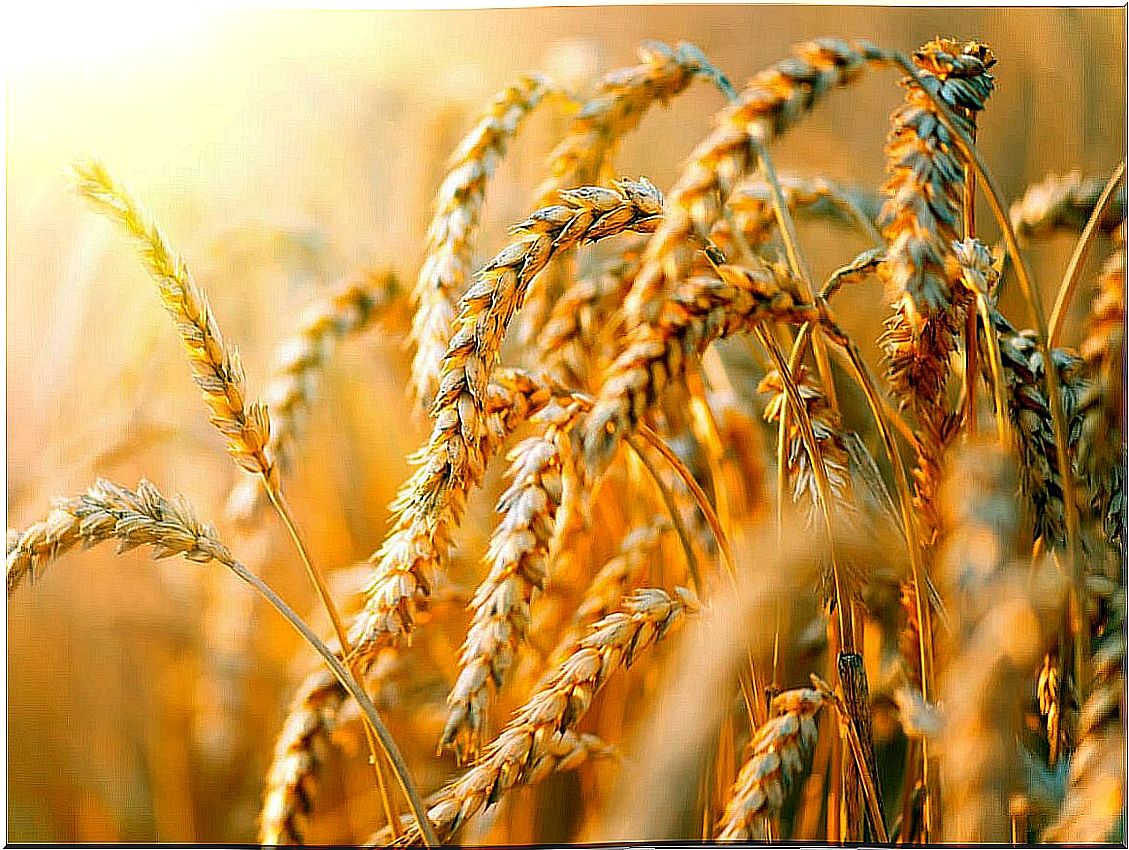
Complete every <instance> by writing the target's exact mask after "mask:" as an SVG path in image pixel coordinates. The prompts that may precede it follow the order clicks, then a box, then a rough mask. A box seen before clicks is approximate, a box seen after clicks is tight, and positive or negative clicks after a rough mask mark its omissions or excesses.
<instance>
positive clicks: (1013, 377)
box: [992, 311, 1084, 549]
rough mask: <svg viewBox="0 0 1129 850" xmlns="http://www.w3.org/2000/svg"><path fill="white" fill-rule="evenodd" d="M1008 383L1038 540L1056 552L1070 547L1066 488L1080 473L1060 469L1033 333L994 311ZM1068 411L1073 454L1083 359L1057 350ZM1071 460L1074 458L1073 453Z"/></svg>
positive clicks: (1056, 364) (1042, 366)
mask: <svg viewBox="0 0 1129 850" xmlns="http://www.w3.org/2000/svg"><path fill="white" fill-rule="evenodd" d="M992 322H993V325H994V327H993V332H994V333H995V334H996V338H997V342H998V345H999V350H1000V359H1001V362H1002V365H1003V372H1004V378H1005V381H1006V383H1007V405H1008V416H1009V418H1010V420H1011V423H1012V426H1013V427H1014V429H1015V432H1016V436H1017V438H1018V442H1019V450H1020V456H1021V458H1022V460H1023V464H1022V467H1021V474H1020V483H1021V486H1022V489H1023V491H1024V492H1025V493H1027V495H1028V497H1029V498H1030V499H1031V504H1032V507H1033V508H1034V518H1035V536H1036V537H1042V538H1043V539H1044V541H1045V542H1046V543H1047V545H1049V546H1050V547H1052V548H1058V549H1061V548H1062V547H1063V546H1065V545H1066V518H1065V511H1066V506H1065V504H1064V499H1065V493H1066V492H1067V491H1066V488H1065V486H1064V480H1063V479H1064V477H1066V476H1071V477H1073V476H1074V475H1075V470H1074V468H1073V465H1071V466H1069V467H1068V468H1067V469H1065V470H1063V469H1060V468H1059V464H1058V455H1057V453H1056V451H1055V438H1054V428H1053V423H1052V420H1051V410H1050V405H1049V404H1048V403H1047V395H1046V390H1045V381H1046V378H1045V375H1044V371H1045V369H1046V364H1045V363H1044V360H1043V355H1042V352H1041V351H1040V346H1039V340H1038V337H1037V336H1036V335H1035V333H1034V332H1033V331H1029V330H1024V331H1016V330H1015V328H1013V327H1012V326H1011V325H1010V323H1009V322H1008V321H1007V319H1005V318H1004V317H1003V316H1002V315H1001V314H1000V313H998V312H996V311H993V312H992ZM1051 358H1052V361H1053V363H1054V369H1055V371H1056V373H1057V374H1058V382H1057V385H1058V387H1059V393H1060V398H1061V404H1062V409H1063V411H1064V412H1065V415H1066V418H1067V422H1068V423H1069V431H1068V434H1069V440H1070V443H1069V447H1068V450H1069V451H1070V452H1071V454H1072V453H1073V450H1074V448H1075V447H1076V443H1077V440H1078V436H1079V431H1080V420H1079V415H1078V411H1079V407H1080V400H1081V396H1082V394H1083V392H1084V389H1083V382H1082V379H1081V370H1080V369H1079V365H1080V363H1079V360H1078V358H1077V357H1075V356H1074V355H1073V354H1071V353H1070V352H1067V351H1064V350H1062V349H1059V348H1056V349H1053V350H1052V351H1051ZM1068 456H1069V455H1068Z"/></svg>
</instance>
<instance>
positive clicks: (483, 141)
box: [412, 74, 556, 409]
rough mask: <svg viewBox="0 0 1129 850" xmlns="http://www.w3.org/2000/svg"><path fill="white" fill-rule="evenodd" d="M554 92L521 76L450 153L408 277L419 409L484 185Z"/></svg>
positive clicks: (430, 384) (461, 286)
mask: <svg viewBox="0 0 1129 850" xmlns="http://www.w3.org/2000/svg"><path fill="white" fill-rule="evenodd" d="M555 91H556V87H555V86H554V85H553V83H552V82H551V81H550V80H549V79H548V78H547V77H544V76H543V75H540V74H529V75H526V76H523V77H521V78H520V79H519V80H518V81H517V82H515V83H514V84H512V85H510V86H507V87H506V88H505V89H504V90H503V91H501V92H500V93H499V94H498V95H497V96H496V97H495V98H494V100H493V102H492V103H491V104H490V106H489V107H488V108H487V110H486V112H485V113H484V114H483V115H482V117H481V118H480V119H479V121H478V123H477V124H476V125H475V126H474V128H473V129H472V130H471V131H470V132H469V133H468V134H467V135H466V136H465V137H464V138H463V140H462V142H460V144H459V146H458V148H456V149H455V152H454V153H453V154H452V155H451V159H450V162H449V163H448V170H447V176H446V177H445V178H444V180H443V183H442V184H441V185H440V186H439V192H438V195H437V197H436V200H435V216H434V218H432V220H431V225H430V226H429V227H428V230H427V255H426V256H425V257H424V260H423V264H422V265H421V267H420V271H419V276H418V277H417V278H416V288H415V301H416V312H415V316H414V317H413V319H412V341H413V343H414V344H415V355H414V357H413V358H412V390H413V393H414V395H415V397H416V400H417V401H418V402H419V403H420V405H421V406H422V407H423V408H424V409H427V408H428V407H429V406H430V405H431V402H432V399H433V398H434V397H435V391H436V390H437V389H438V386H439V374H440V366H441V364H442V362H443V355H444V354H445V353H446V351H447V343H448V342H449V341H450V336H451V328H452V326H453V325H454V322H455V317H456V316H457V314H458V299H459V298H460V297H461V296H462V294H463V291H464V290H465V289H466V284H467V281H469V280H470V278H471V272H472V269H471V260H472V252H473V250H474V241H475V237H476V235H477V232H478V227H479V222H480V220H481V217H482V205H483V201H484V199H485V196H486V186H487V183H488V182H489V181H490V178H491V177H492V176H493V174H494V171H495V170H496V169H497V167H498V164H499V163H500V162H501V160H502V157H504V156H505V153H506V148H507V146H508V144H509V142H510V140H511V139H512V138H513V137H514V136H515V135H516V133H517V132H518V130H519V129H520V127H521V124H522V122H523V121H524V119H525V118H526V116H527V115H529V113H530V112H532V111H533V110H534V109H536V108H537V106H538V104H540V103H541V102H542V101H543V100H544V99H545V98H546V97H547V96H549V95H550V94H552V93H553V92H555Z"/></svg>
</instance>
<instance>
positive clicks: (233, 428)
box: [75, 162, 275, 480]
mask: <svg viewBox="0 0 1129 850" xmlns="http://www.w3.org/2000/svg"><path fill="white" fill-rule="evenodd" d="M75 180H76V184H77V187H78V190H79V192H80V193H81V194H82V195H83V196H84V197H86V198H87V199H88V200H90V201H91V203H93V204H94V206H95V207H96V208H97V209H98V210H99V211H101V212H103V213H105V214H106V215H108V216H109V217H110V218H112V219H114V220H115V221H117V222H118V224H120V225H121V226H122V227H123V228H124V229H125V230H126V232H127V233H129V234H130V235H131V236H132V237H133V238H134V239H135V240H136V241H137V244H138V248H139V250H140V252H141V258H142V260H143V262H144V263H145V266H146V268H147V269H148V271H149V273H150V274H151V275H152V276H153V280H154V281H155V282H156V284H157V292H158V294H159V295H160V297H161V303H162V304H163V305H164V307H165V310H166V311H168V314H169V315H170V316H171V317H172V319H173V321H174V322H175V323H176V328H177V331H178V332H179V333H180V338H181V340H182V341H183V342H184V347H185V349H186V350H187V352H188V359H189V363H190V364H191V366H192V372H193V378H194V380H195V381H196V385H197V386H198V387H199V388H200V392H201V393H202V395H203V397H204V402H205V403H206V404H207V405H208V408H209V409H210V410H211V412H212V415H211V422H212V424H213V425H215V426H216V428H217V429H218V430H219V432H220V433H221V434H223V435H224V437H225V439H226V440H227V450H228V452H229V453H230V454H231V456H232V457H233V458H234V459H235V462H236V463H238V464H239V465H240V466H241V467H243V468H244V469H246V470H247V471H248V472H252V473H255V474H258V475H262V476H264V477H265V478H267V479H268V480H270V479H271V478H272V477H273V476H274V475H275V470H274V462H273V459H272V458H271V456H270V453H269V450H268V442H269V440H270V417H269V416H268V415H267V409H266V408H265V407H263V406H262V405H260V404H257V403H252V404H247V401H246V398H247V394H246V390H245V388H244V380H245V379H244V375H243V364H242V362H241V361H240V359H239V353H238V352H237V351H236V350H235V349H234V348H230V347H228V346H226V345H225V343H224V339H223V336H222V335H221V334H220V329H219V325H218V324H217V323H216V317H215V315H214V314H213V313H212V308H211V306H210V305H209V304H208V299H207V297H206V296H205V295H204V293H203V291H202V290H201V289H200V287H199V286H198V285H197V284H196V281H195V280H194V279H193V278H192V275H191V274H190V273H189V271H188V266H186V265H185V263H184V261H183V260H182V259H181V258H180V257H179V256H177V254H176V252H175V251H173V249H172V247H171V246H170V245H169V243H168V242H167V241H166V240H165V237H164V235H163V234H162V233H161V231H160V229H159V228H158V227H157V225H156V224H155V223H154V222H153V221H152V220H151V219H150V218H149V216H148V214H147V213H146V212H145V211H144V210H143V209H142V208H141V207H140V205H139V204H138V203H137V202H136V201H135V200H134V199H133V198H132V196H131V195H130V194H129V193H128V192H127V191H126V189H125V188H124V187H123V186H121V185H119V184H118V183H117V182H116V181H115V180H114V179H113V178H112V177H111V176H110V174H109V172H107V171H106V169H105V167H104V166H103V165H102V164H101V163H97V162H91V163H82V164H79V165H76V166H75Z"/></svg>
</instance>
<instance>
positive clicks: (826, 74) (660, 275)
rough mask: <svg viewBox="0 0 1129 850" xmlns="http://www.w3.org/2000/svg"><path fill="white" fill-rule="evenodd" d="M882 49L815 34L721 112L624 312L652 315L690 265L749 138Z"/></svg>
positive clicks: (808, 103)
mask: <svg viewBox="0 0 1129 850" xmlns="http://www.w3.org/2000/svg"><path fill="white" fill-rule="evenodd" d="M883 61H884V54H883V53H881V51H879V50H878V49H877V48H876V47H874V46H873V45H870V44H864V43H858V44H848V43H846V42H843V41H838V40H836V39H829V38H824V39H817V40H815V41H808V42H804V43H803V44H800V45H797V46H796V47H795V48H793V56H792V57H790V58H788V59H785V60H783V61H781V62H779V63H777V64H776V65H773V66H772V67H770V68H768V69H766V70H764V71H761V72H760V73H759V74H757V75H756V76H755V77H753V79H752V80H751V81H750V82H749V84H748V86H746V87H745V89H744V90H742V92H741V93H740V95H739V96H738V98H737V101H736V102H735V103H734V104H733V105H732V106H729V107H727V108H726V109H724V110H723V111H722V112H721V113H720V115H719V117H718V119H717V123H716V128H715V129H714V131H713V132H712V133H711V134H710V135H709V136H708V137H706V139H705V140H704V141H703V142H702V143H701V144H700V145H698V147H697V149H696V150H695V151H694V152H693V154H691V156H690V161H689V162H688V163H687V165H686V166H685V167H684V169H683V171H682V174H681V176H680V177H679V178H678V182H677V183H676V184H675V186H674V188H673V189H672V190H671V192H670V197H669V199H668V202H667V217H666V219H665V221H664V222H663V225H662V227H660V228H659V229H658V231H657V232H656V233H655V235H654V237H652V239H651V241H650V242H649V243H648V245H647V253H646V256H645V258H644V266H643V269H642V270H641V271H640V274H639V276H638V278H637V279H636V281H635V285H634V286H633V287H632V288H631V293H630V295H629V297H628V299H627V302H626V305H625V306H626V310H627V313H628V315H629V316H631V317H632V318H633V319H635V320H638V319H640V318H643V319H647V318H653V317H654V315H655V314H656V313H657V312H658V311H659V310H660V309H661V306H660V304H661V300H660V295H661V293H663V292H664V290H666V289H668V288H671V287H674V286H675V285H677V283H678V282H679V281H680V280H681V279H682V278H683V277H685V275H686V273H687V270H688V269H689V268H690V266H691V264H692V261H693V257H694V254H695V252H696V250H697V249H696V246H695V244H694V239H693V237H694V236H695V234H696V235H697V236H698V237H700V238H705V237H708V235H709V233H710V230H711V228H712V226H713V224H714V222H715V221H717V219H718V218H719V216H720V214H721V209H722V206H723V205H724V203H725V202H726V199H727V198H728V196H729V194H730V193H731V192H732V191H733V188H734V187H735V186H736V184H737V183H738V182H739V181H740V179H741V178H742V177H743V176H744V175H745V174H746V173H748V171H750V170H751V168H752V167H753V165H754V164H755V159H754V154H753V150H752V143H753V142H754V141H758V140H759V141H765V142H767V141H769V140H771V139H772V138H773V137H775V136H778V135H780V134H781V133H783V132H785V131H787V130H788V129H789V128H790V127H791V126H792V125H794V124H795V123H796V122H797V121H798V120H799V119H800V118H802V117H803V116H804V115H806V114H807V113H808V112H809V111H810V110H811V109H812V107H814V106H815V104H816V103H818V102H819V101H820V100H821V99H822V97H823V96H824V95H825V94H826V93H827V92H828V91H830V90H831V89H832V88H834V87H835V86H840V85H844V84H846V83H848V82H850V81H851V80H852V79H854V78H855V77H856V76H857V75H858V73H859V72H860V71H861V70H862V68H863V67H864V66H865V65H866V64H867V63H868V62H883Z"/></svg>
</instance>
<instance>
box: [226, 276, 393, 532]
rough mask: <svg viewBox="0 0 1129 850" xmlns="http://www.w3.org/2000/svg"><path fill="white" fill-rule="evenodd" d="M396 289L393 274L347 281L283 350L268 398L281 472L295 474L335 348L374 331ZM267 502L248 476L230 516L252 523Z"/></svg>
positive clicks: (271, 449) (233, 498) (313, 310)
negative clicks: (300, 447)
mask: <svg viewBox="0 0 1129 850" xmlns="http://www.w3.org/2000/svg"><path fill="white" fill-rule="evenodd" d="M396 290H397V283H396V279H395V277H394V275H392V273H391V272H387V273H384V274H382V275H377V274H375V273H374V274H369V275H367V276H366V277H365V278H364V279H361V280H355V281H353V280H350V281H346V282H345V283H343V284H341V285H339V286H337V287H335V288H334V289H333V290H332V291H331V292H329V293H327V295H326V296H325V297H324V298H321V299H319V300H318V301H317V302H316V303H315V304H313V305H312V306H311V307H310V308H309V309H308V310H307V311H306V313H305V315H304V316H303V318H302V320H301V321H300V322H299V325H298V329H297V331H295V333H294V334H293V335H292V336H291V337H290V338H289V339H287V340H286V341H284V342H283V343H282V344H281V345H280V346H279V348H278V350H277V352H276V354H275V367H274V374H273V375H272V376H271V379H270V382H269V383H268V384H267V386H266V388H265V389H264V391H263V398H264V399H265V400H266V403H267V404H268V405H269V406H270V411H271V432H270V440H269V442H268V443H267V451H268V453H269V454H270V455H271V456H272V457H273V458H274V462H275V463H276V464H277V466H278V469H279V472H280V473H283V474H284V473H286V472H287V471H289V470H290V468H291V466H292V465H293V463H294V455H295V453H296V451H297V448H298V445H297V444H298V441H299V439H300V438H301V434H302V430H303V428H304V427H305V421H306V418H307V416H308V414H309V408H310V403H311V401H312V399H313V397H314V396H315V395H316V393H317V387H318V384H319V382H320V378H321V374H322V372H324V371H325V367H326V364H327V363H328V362H329V360H330V358H331V357H332V356H333V351H334V349H335V348H336V347H337V345H338V343H339V342H340V341H341V340H343V339H344V338H345V337H348V336H351V335H353V334H357V333H360V332H362V331H363V330H365V329H366V328H368V327H369V326H370V325H371V324H372V322H373V321H375V320H376V319H377V318H378V317H379V316H380V315H381V314H382V313H383V312H384V311H385V310H386V309H387V307H388V305H389V304H390V303H391V302H392V300H393V299H394V298H395V295H396ZM264 504H265V499H264V494H263V489H262V488H261V487H260V486H258V482H256V481H255V480H254V479H252V478H242V479H240V480H239V481H237V482H236V484H235V486H234V487H233V488H232V491H231V494H230V495H229V497H228V500H227V515H228V516H229V517H230V518H232V519H234V520H236V521H239V522H250V521H251V520H252V519H254V518H255V516H256V515H257V514H258V513H259V511H260V510H261V508H262V506H263V505H264Z"/></svg>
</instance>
